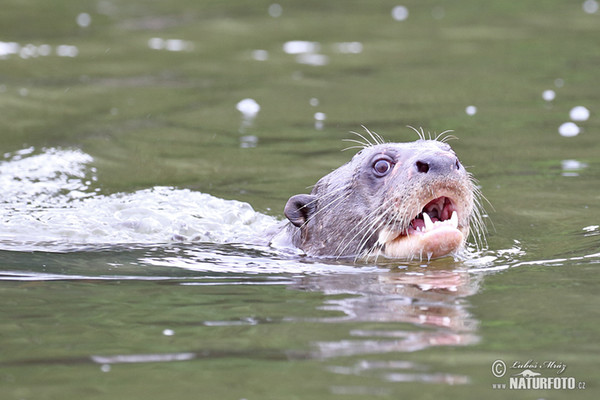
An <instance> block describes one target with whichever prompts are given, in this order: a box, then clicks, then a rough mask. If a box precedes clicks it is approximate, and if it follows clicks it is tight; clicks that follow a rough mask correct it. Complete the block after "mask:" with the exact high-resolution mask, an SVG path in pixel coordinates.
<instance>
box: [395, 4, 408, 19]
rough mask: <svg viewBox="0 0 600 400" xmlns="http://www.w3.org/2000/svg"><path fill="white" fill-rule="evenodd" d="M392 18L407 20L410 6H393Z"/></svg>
mask: <svg viewBox="0 0 600 400" xmlns="http://www.w3.org/2000/svg"><path fill="white" fill-rule="evenodd" d="M392 18H394V19H395V20H396V21H405V20H406V19H407V18H408V8H406V7H404V6H396V7H394V8H392Z"/></svg>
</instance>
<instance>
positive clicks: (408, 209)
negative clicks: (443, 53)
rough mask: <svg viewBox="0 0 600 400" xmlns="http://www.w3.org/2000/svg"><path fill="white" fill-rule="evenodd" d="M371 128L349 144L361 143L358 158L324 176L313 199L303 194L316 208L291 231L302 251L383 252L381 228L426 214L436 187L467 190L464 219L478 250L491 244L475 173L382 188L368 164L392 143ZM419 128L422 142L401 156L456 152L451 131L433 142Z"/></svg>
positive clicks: (347, 254)
mask: <svg viewBox="0 0 600 400" xmlns="http://www.w3.org/2000/svg"><path fill="white" fill-rule="evenodd" d="M365 130H366V134H364V135H363V134H360V133H355V134H356V135H357V136H358V137H359V139H360V140H357V139H349V140H347V141H350V142H353V143H355V144H356V145H355V146H352V147H351V148H360V151H359V152H358V153H357V154H356V155H355V156H354V157H353V158H352V160H351V161H350V162H348V163H346V164H344V165H343V166H341V167H340V168H338V169H336V170H334V171H333V172H331V173H330V174H328V175H326V176H325V177H323V178H321V179H320V180H319V181H318V182H317V184H316V185H315V186H314V188H313V190H312V192H311V194H310V195H303V196H307V197H305V198H303V199H302V200H303V201H304V202H305V205H304V206H303V207H305V208H306V209H307V211H308V208H310V212H307V213H306V215H305V216H304V220H303V222H302V223H301V224H299V223H297V224H296V225H297V226H298V227H296V226H294V225H292V224H290V227H289V228H288V229H289V230H290V231H291V234H292V242H293V243H294V244H295V245H296V246H297V247H300V248H302V249H303V250H304V251H305V252H306V254H308V255H311V256H325V257H354V258H361V257H369V256H370V255H376V254H379V251H378V250H381V247H382V244H381V243H378V235H379V232H380V231H381V229H382V228H384V227H389V226H396V227H397V229H398V230H403V229H405V228H406V227H407V226H408V224H410V221H411V220H412V219H413V218H414V217H415V216H416V215H417V214H418V213H419V212H420V211H421V208H422V206H423V204H422V201H419V199H422V198H423V197H427V196H428V195H429V194H428V193H427V190H428V188H431V187H436V188H437V189H439V188H442V190H443V188H444V187H460V188H461V189H460V190H461V191H462V192H463V193H461V196H463V197H465V198H466V199H467V201H468V202H469V203H470V206H469V207H467V208H468V215H465V216H462V218H463V219H464V221H463V223H465V224H466V225H467V226H469V225H470V232H471V235H472V237H473V238H475V242H476V244H477V245H478V246H482V245H483V244H484V243H485V226H484V223H483V219H482V214H483V208H482V205H481V201H482V198H483V197H482V196H481V193H480V191H479V189H478V188H477V186H476V183H475V180H474V179H473V177H472V176H471V174H469V173H468V172H466V171H465V172H464V176H461V177H460V178H456V181H454V182H452V178H448V177H445V176H442V177H436V178H431V177H430V176H426V174H422V175H423V176H420V175H419V174H414V176H412V177H411V179H406V180H404V181H402V187H400V188H399V186H398V185H393V184H391V185H390V184H388V185H385V184H384V185H379V187H378V186H377V185H376V184H372V183H371V182H369V180H370V179H372V177H371V176H370V175H369V174H368V171H365V169H366V168H369V164H368V161H369V159H370V158H371V157H372V153H373V150H375V151H378V150H379V149H380V148H382V147H383V146H385V145H386V143H385V141H384V140H383V138H382V137H381V136H380V135H378V134H376V133H373V132H371V131H369V130H368V129H366V128H365ZM414 130H415V131H416V132H417V134H418V135H419V140H418V141H416V142H412V143H402V144H398V146H401V147H399V153H401V152H402V151H406V152H408V153H410V151H411V150H413V149H416V150H417V151H421V150H422V148H424V147H425V148H427V147H430V148H431V150H432V151H435V150H436V148H440V149H442V151H444V150H445V151H448V150H450V148H449V146H448V145H447V144H446V143H445V142H446V141H447V140H450V139H452V138H454V137H453V136H452V135H448V132H443V133H441V134H439V135H437V136H436V137H435V138H432V136H431V135H429V136H427V135H426V134H425V133H424V132H423V130H422V129H421V130H420V131H419V130H416V129H414ZM390 146H394V144H390ZM450 151H451V150H450ZM408 160H411V159H410V157H406V160H404V159H403V160H402V162H404V161H408ZM403 172H404V171H403ZM396 179H397V178H396ZM449 179H450V181H449ZM459 180H460V182H459ZM393 183H396V182H393ZM449 190H450V189H449ZM451 190H452V191H453V190H454V189H451ZM286 208H287V207H286ZM287 214H288V213H287V212H286V215H287ZM296 222H298V221H296ZM423 256H424V255H419V256H418V257H419V258H423Z"/></svg>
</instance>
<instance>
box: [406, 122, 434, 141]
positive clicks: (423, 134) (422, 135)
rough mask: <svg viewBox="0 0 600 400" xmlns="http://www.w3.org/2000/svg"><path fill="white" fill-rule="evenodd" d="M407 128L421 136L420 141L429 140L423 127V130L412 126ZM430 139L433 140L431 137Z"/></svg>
mask: <svg viewBox="0 0 600 400" xmlns="http://www.w3.org/2000/svg"><path fill="white" fill-rule="evenodd" d="M406 127H407V128H410V129H412V130H413V131H415V132H416V133H417V135H418V136H419V139H421V140H427V138H426V137H425V131H424V130H423V127H421V130H419V129H417V128H415V127H414V126H410V125H407V126H406ZM430 139H431V137H430Z"/></svg>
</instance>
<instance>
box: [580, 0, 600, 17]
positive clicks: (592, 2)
mask: <svg viewBox="0 0 600 400" xmlns="http://www.w3.org/2000/svg"><path fill="white" fill-rule="evenodd" d="M582 7H583V11H584V12H586V13H587V14H595V13H596V12H598V8H599V7H598V2H597V1H596V0H585V1H584V2H583V5H582Z"/></svg>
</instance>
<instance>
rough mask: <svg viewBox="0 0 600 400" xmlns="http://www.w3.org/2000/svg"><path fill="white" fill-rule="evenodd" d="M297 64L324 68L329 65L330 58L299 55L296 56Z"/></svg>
mask: <svg viewBox="0 0 600 400" xmlns="http://www.w3.org/2000/svg"><path fill="white" fill-rule="evenodd" d="M296 62H298V63H300V64H308V65H314V66H323V65H327V64H329V57H327V56H326V55H323V54H313V53H306V54H298V55H297V56H296Z"/></svg>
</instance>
